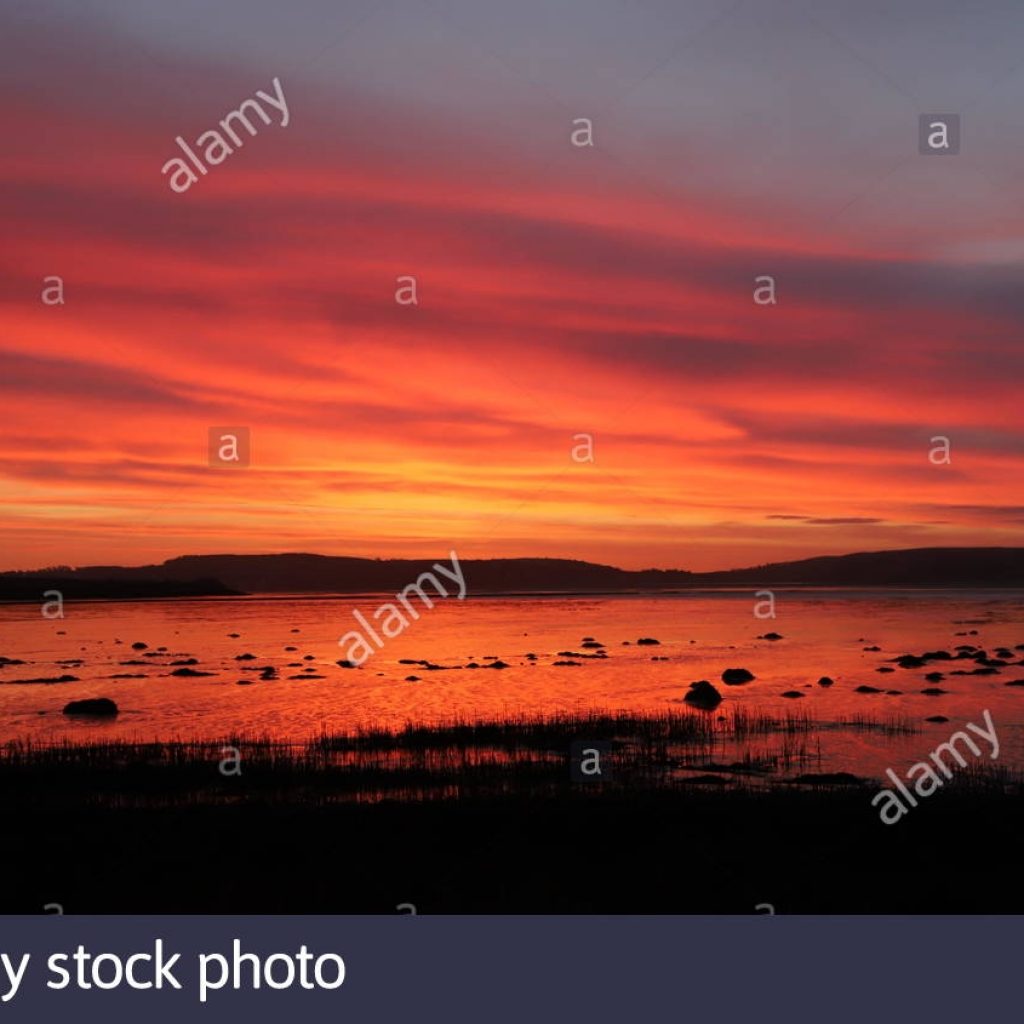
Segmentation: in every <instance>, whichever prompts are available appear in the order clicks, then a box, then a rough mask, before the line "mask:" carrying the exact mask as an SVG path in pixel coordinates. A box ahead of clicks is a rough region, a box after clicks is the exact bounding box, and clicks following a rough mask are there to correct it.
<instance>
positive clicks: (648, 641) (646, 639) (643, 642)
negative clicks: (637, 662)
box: [637, 636, 661, 647]
mask: <svg viewBox="0 0 1024 1024" xmlns="http://www.w3.org/2000/svg"><path fill="white" fill-rule="evenodd" d="M637 645H638V646H640V647H658V646H660V645H661V641H660V640H655V639H654V637H652V636H642V637H640V639H639V640H637Z"/></svg>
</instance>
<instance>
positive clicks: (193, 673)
mask: <svg viewBox="0 0 1024 1024" xmlns="http://www.w3.org/2000/svg"><path fill="white" fill-rule="evenodd" d="M216 674H217V673H216V672H199V671H198V670H197V669H194V668H176V669H175V670H174V671H173V672H172V673H171V675H172V676H188V677H190V678H195V677H198V676H215V675H216Z"/></svg>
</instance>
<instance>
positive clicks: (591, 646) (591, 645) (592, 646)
mask: <svg viewBox="0 0 1024 1024" xmlns="http://www.w3.org/2000/svg"><path fill="white" fill-rule="evenodd" d="M580 646H581V647H582V648H583V649H584V650H585V651H590V650H599V649H602V648H603V647H604V644H600V643H598V642H597V641H596V640H584V641H583V643H582V644H581V645H580Z"/></svg>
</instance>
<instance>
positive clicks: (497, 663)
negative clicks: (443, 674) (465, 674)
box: [430, 661, 508, 668]
mask: <svg viewBox="0 0 1024 1024" xmlns="http://www.w3.org/2000/svg"><path fill="white" fill-rule="evenodd" d="M430 667H431V668H434V667H435V666H434V665H431V666H430ZM436 667H438V668H439V667H440V666H436ZM487 667H488V668H508V665H506V664H505V662H503V661H492V662H491V663H490V665H488V666H487Z"/></svg>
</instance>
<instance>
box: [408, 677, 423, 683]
mask: <svg viewBox="0 0 1024 1024" xmlns="http://www.w3.org/2000/svg"><path fill="white" fill-rule="evenodd" d="M405 681H406V682H407V683H418V682H419V681H420V677H419V676H406V677H405Z"/></svg>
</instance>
